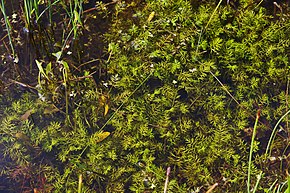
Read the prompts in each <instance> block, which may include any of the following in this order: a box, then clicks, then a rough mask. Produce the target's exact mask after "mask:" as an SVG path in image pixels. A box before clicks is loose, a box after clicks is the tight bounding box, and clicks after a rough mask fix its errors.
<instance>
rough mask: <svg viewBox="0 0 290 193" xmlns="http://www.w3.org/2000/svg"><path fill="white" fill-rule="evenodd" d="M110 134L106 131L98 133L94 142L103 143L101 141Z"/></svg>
mask: <svg viewBox="0 0 290 193" xmlns="http://www.w3.org/2000/svg"><path fill="white" fill-rule="evenodd" d="M110 134H111V133H110V132H108V131H104V132H102V133H98V134H97V135H96V137H97V138H98V139H97V140H96V142H97V143H99V142H101V141H103V140H104V139H106V138H107V137H108V136H109V135H110Z"/></svg>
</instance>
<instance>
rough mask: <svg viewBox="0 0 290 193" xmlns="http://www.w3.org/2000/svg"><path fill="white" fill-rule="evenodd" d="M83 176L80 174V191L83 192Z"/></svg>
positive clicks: (79, 192)
mask: <svg viewBox="0 0 290 193" xmlns="http://www.w3.org/2000/svg"><path fill="white" fill-rule="evenodd" d="M82 184H83V176H82V174H80V175H79V184H78V193H82Z"/></svg>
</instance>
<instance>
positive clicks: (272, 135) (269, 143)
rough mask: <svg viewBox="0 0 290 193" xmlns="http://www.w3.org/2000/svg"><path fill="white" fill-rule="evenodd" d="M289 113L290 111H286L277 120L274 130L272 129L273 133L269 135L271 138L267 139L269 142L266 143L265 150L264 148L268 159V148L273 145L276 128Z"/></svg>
mask: <svg viewBox="0 0 290 193" xmlns="http://www.w3.org/2000/svg"><path fill="white" fill-rule="evenodd" d="M289 113H290V110H289V111H287V112H286V113H285V114H284V115H283V116H282V117H281V118H280V119H279V120H278V122H277V123H276V125H275V127H274V129H273V131H272V133H271V136H270V139H269V141H268V145H267V148H266V152H265V155H266V156H267V157H268V155H271V149H270V147H271V145H272V143H273V141H274V138H275V136H276V130H277V128H278V126H279V125H280V123H281V121H282V120H283V119H284V118H285V117H286V116H287V115H288V114H289Z"/></svg>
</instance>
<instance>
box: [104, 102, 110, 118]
mask: <svg viewBox="0 0 290 193" xmlns="http://www.w3.org/2000/svg"><path fill="white" fill-rule="evenodd" d="M108 112H109V105H108V104H105V111H104V116H106V115H107V114H108Z"/></svg>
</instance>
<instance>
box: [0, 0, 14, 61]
mask: <svg viewBox="0 0 290 193" xmlns="http://www.w3.org/2000/svg"><path fill="white" fill-rule="evenodd" d="M0 10H1V12H2V15H3V18H4V22H5V27H6V30H7V35H8V39H9V45H10V48H11V52H12V56H13V57H15V50H14V46H13V42H12V35H11V30H12V27H11V24H10V21H9V19H8V16H7V15H6V10H5V4H4V0H1V4H0Z"/></svg>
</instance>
